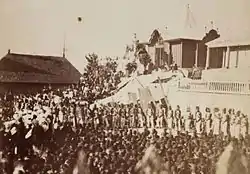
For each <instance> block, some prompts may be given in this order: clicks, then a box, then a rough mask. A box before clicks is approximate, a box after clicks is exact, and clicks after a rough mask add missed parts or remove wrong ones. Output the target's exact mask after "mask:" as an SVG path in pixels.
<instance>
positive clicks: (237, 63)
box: [235, 46, 240, 68]
mask: <svg viewBox="0 0 250 174" xmlns="http://www.w3.org/2000/svg"><path fill="white" fill-rule="evenodd" d="M239 48H240V46H239V47H237V52H236V65H235V68H238V65H239Z"/></svg>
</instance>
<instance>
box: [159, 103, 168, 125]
mask: <svg viewBox="0 0 250 174" xmlns="http://www.w3.org/2000/svg"><path fill="white" fill-rule="evenodd" d="M158 114H159V116H158V117H159V119H158V121H159V122H158V126H159V127H160V128H162V127H163V119H164V117H165V114H166V113H165V109H164V106H163V105H161V106H160V109H159V113H158Z"/></svg>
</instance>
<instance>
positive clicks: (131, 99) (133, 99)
mask: <svg viewBox="0 0 250 174" xmlns="http://www.w3.org/2000/svg"><path fill="white" fill-rule="evenodd" d="M128 98H129V102H131V103H134V104H136V103H137V95H136V93H133V92H129V93H128Z"/></svg>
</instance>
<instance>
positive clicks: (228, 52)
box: [227, 47, 230, 68]
mask: <svg viewBox="0 0 250 174" xmlns="http://www.w3.org/2000/svg"><path fill="white" fill-rule="evenodd" d="M229 65H230V47H227V68H229Z"/></svg>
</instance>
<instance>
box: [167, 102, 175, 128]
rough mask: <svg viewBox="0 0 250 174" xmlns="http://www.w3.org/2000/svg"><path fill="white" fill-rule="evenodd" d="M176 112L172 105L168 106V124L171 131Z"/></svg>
mask: <svg viewBox="0 0 250 174" xmlns="http://www.w3.org/2000/svg"><path fill="white" fill-rule="evenodd" d="M173 117H174V113H173V110H172V107H171V106H169V107H168V116H167V124H168V129H169V130H170V131H171V130H172V129H173V128H174V119H173Z"/></svg>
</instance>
